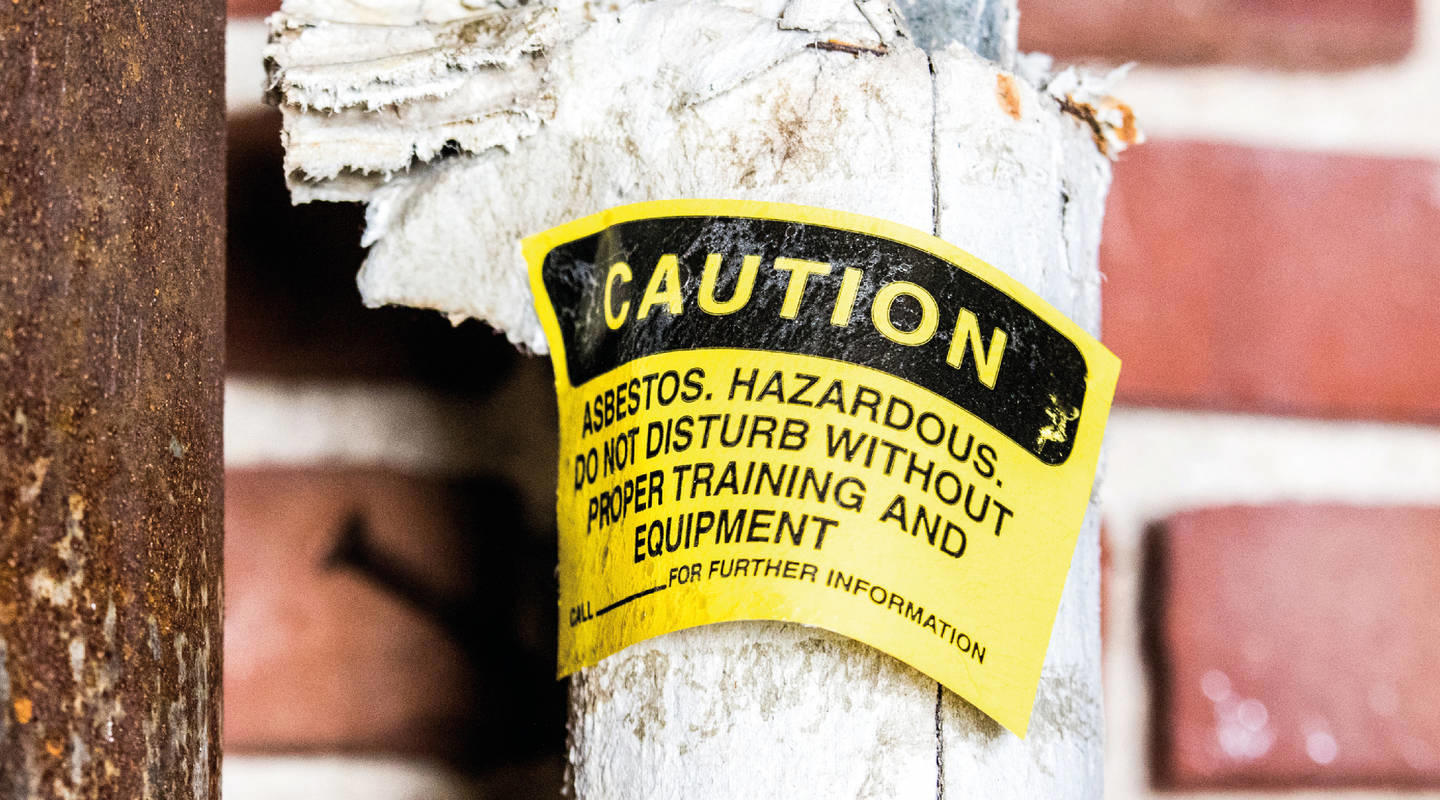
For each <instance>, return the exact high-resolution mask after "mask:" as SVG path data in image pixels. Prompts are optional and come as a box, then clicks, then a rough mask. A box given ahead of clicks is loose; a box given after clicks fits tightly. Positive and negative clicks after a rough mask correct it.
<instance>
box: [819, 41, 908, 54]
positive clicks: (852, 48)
mask: <svg viewBox="0 0 1440 800" xmlns="http://www.w3.org/2000/svg"><path fill="white" fill-rule="evenodd" d="M805 46H806V47H808V48H810V49H811V50H829V51H831V52H835V53H849V54H850V55H852V56H858V55H861V54H862V53H863V54H868V55H872V56H883V55H886V54H888V53H889V52H890V48H888V47H886V46H885V45H883V44H880V45H868V44H854V43H852V42H842V41H840V40H839V39H826V40H825V41H823V42H811V43H810V44H807V45H805Z"/></svg>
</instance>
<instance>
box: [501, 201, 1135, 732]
mask: <svg viewBox="0 0 1440 800" xmlns="http://www.w3.org/2000/svg"><path fill="white" fill-rule="evenodd" d="M523 247H524V251H525V256H526V259H527V261H528V263H529V266H530V280H531V284H532V288H533V289H534V293H535V298H536V306H537V310H538V312H539V315H540V319H541V321H542V323H543V324H544V327H545V333H546V337H547V339H548V341H549V343H550V349H551V353H552V358H553V360H554V366H555V383H556V390H557V393H558V395H559V404H560V486H559V498H558V506H559V509H558V510H559V524H560V531H559V535H560V573H559V575H560V647H559V674H560V675H562V676H563V675H567V674H569V673H571V672H573V671H575V670H577V669H579V668H581V667H585V666H588V665H591V664H594V663H596V662H597V661H599V660H600V659H602V658H604V657H605V656H607V655H610V654H611V653H614V652H616V651H618V650H620V649H622V648H624V647H627V646H629V645H631V644H634V643H635V642H638V641H641V640H644V639H647V638H649V637H652V636H657V635H660V634H663V633H667V632H670V631H675V630H679V629H682V628H688V627H692V626H695V625H703V624H706V623H711V622H722V621H729V620H744V619H767V620H789V621H793V622H800V623H805V624H808V625H817V626H820V627H823V628H827V629H829V630H832V631H835V632H838V633H841V634H844V635H846V636H849V637H852V638H854V639H858V640H859V641H862V642H865V643H867V644H869V645H872V646H874V647H877V648H879V649H881V650H883V651H885V652H887V653H889V654H891V655H893V656H895V657H896V658H899V659H901V660H903V661H905V662H907V663H909V664H910V665H912V666H914V667H915V668H917V669H919V670H921V671H922V672H924V673H926V674H927V675H930V676H932V677H934V678H935V679H936V680H937V681H939V682H940V683H942V684H944V685H945V686H946V687H948V688H950V689H951V690H953V691H955V692H957V693H958V694H960V695H961V696H963V697H965V698H966V699H968V700H970V701H971V702H972V703H974V704H975V705H976V706H977V707H979V708H980V709H981V710H983V711H985V712H986V713H988V714H989V715H990V716H992V717H994V718H995V719H996V720H998V721H999V722H1000V723H1001V724H1003V725H1005V726H1006V727H1007V728H1009V729H1010V730H1012V731H1014V732H1016V733H1017V734H1020V735H1022V736H1023V735H1024V732H1025V728H1026V725H1027V722H1028V720H1029V716H1030V708H1031V705H1032V704H1033V702H1034V697H1035V691H1036V687H1037V685H1038V683H1039V678H1040V667H1041V664H1042V662H1043V661H1044V658H1045V650H1046V647H1047V645H1048V643H1049V639H1050V628H1051V626H1052V624H1053V623H1054V619H1055V612H1056V608H1057V606H1058V604H1059V601H1060V593H1061V589H1062V588H1063V586H1064V583H1065V574H1066V571H1067V569H1068V567H1069V564H1070V556H1071V553H1072V552H1073V550H1074V548H1075V540H1076V537H1077V535H1078V533H1079V529H1080V524H1081V520H1082V518H1083V517H1084V513H1085V508H1086V505H1087V502H1088V499H1089V495H1090V488H1091V484H1092V482H1093V480H1094V476H1095V465H1096V459H1097V457H1098V454H1099V449H1100V438H1101V434H1102V432H1103V430H1104V427H1105V420H1106V417H1107V415H1108V413H1109V409H1110V402H1111V398H1112V395H1113V394H1114V388H1115V380H1116V376H1117V374H1118V372H1119V361H1118V360H1117V359H1116V358H1115V357H1114V356H1113V355H1112V354H1111V353H1110V352H1109V351H1107V350H1106V349H1105V348H1104V347H1102V346H1101V345H1100V344H1099V343H1098V342H1096V341H1095V340H1094V339H1093V338H1091V337H1090V336H1089V335H1087V334H1086V333H1085V332H1084V331H1083V330H1081V329H1080V328H1079V327H1078V326H1077V325H1075V324H1074V323H1073V322H1071V321H1070V320H1068V319H1066V318H1065V317H1064V316H1063V315H1061V314H1060V313H1059V312H1057V311H1056V310H1055V309H1054V308H1052V307H1050V306H1049V305H1047V304H1045V303H1044V302H1043V301H1042V300H1040V299H1039V298H1038V297H1036V296H1035V295H1034V294H1033V293H1032V292H1030V291H1028V290H1027V289H1025V288H1024V287H1023V286H1021V285H1020V284H1018V283H1016V282H1015V281H1014V280H1011V279H1010V278H1008V277H1007V276H1005V275H1004V274H1003V273H1001V272H999V271H998V270H996V269H994V268H992V267H990V266H988V265H986V264H984V263H982V262H980V261H979V260H978V259H976V258H975V257H974V256H971V255H969V254H968V253H965V252H964V251H962V250H960V249H959V248H957V247H955V246H953V245H950V244H947V243H946V242H943V241H941V240H939V239H937V238H935V237H933V236H930V235H928V234H924V233H921V232H919V231H915V230H912V229H909V228H906V227H903V226H900V225H896V224H893V223H889V222H885V221H882V220H877V219H871V218H867V217H861V216H857V215H853V214H845V213H840V212H835V211H826V210H822V209H816V208H807V207H802V206H790V205H780V204H772V203H755V202H741V201H714V200H687V201H673V202H655V203H641V204H637V205H630V206H624V207H620V208H615V209H611V210H609V211H606V212H604V213H601V214H597V215H595V216H591V217H587V218H585V219H581V220H578V221H575V222H572V223H570V224H567V225H563V226H561V227H558V228H555V229H553V230H550V231H546V232H544V233H541V234H539V235H536V236H533V237H531V238H528V239H526V240H525V242H524V244H523Z"/></svg>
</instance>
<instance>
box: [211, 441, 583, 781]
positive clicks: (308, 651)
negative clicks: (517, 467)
mask: <svg viewBox="0 0 1440 800" xmlns="http://www.w3.org/2000/svg"><path fill="white" fill-rule="evenodd" d="M225 517H226V542H225V558H226V564H225V570H226V571H225V575H226V630H225V648H226V651H225V712H226V713H225V734H226V747H227V750H229V751H230V752H245V751H289V752H295V751H326V752H329V751H336V750H339V751H364V752H400V753H413V754H423V755H431V756H440V757H448V758H453V759H455V760H457V761H460V762H462V763H464V764H465V765H466V766H469V767H483V766H486V762H487V760H488V761H489V762H495V763H503V762H504V761H506V760H507V759H511V758H515V759H520V758H527V757H535V756H538V755H548V754H549V753H550V752H552V751H554V750H555V748H558V746H559V736H560V734H559V733H558V731H561V730H563V720H564V707H563V699H562V695H561V692H562V689H561V687H560V686H559V684H557V682H556V681H555V680H554V677H553V676H554V671H553V660H554V649H553V648H554V602H555V601H554V588H553V583H552V582H551V580H550V579H549V577H548V576H549V575H550V574H551V572H552V570H553V563H554V556H553V539H551V540H548V541H549V544H548V545H546V544H544V542H545V541H546V540H543V539H542V540H540V541H536V540H535V539H533V538H530V537H528V536H527V534H526V531H525V529H524V526H523V523H521V522H520V521H519V509H518V507H517V506H516V505H515V498H514V497H513V495H511V494H510V493H509V492H508V487H506V486H505V485H504V484H501V483H498V482H494V481H486V480H471V481H460V482H445V481H439V480H434V479H428V478H420V477H407V476H401V475H393V474H386V473H379V472H363V471H344V472H335V471H326V470H323V469H314V470H299V471H266V470H241V471H236V470H231V471H230V472H229V473H228V474H227V475H226V507H225ZM352 521H353V522H354V523H356V524H358V528H356V527H354V526H353V525H352V524H351V523H352ZM347 529H348V530H350V531H351V532H352V533H354V532H355V531H356V530H359V531H362V532H363V534H362V536H363V541H364V542H366V543H367V544H366V546H365V547H362V548H356V547H354V546H351V547H348V548H344V547H342V537H343V536H344V534H345V532H346V531H347ZM347 541H349V542H350V544H351V545H354V544H355V541H356V540H355V539H354V538H353V537H352V538H351V539H349V540H347ZM339 552H345V553H348V554H349V555H348V556H347V557H345V558H339V559H337V557H336V554H337V553H339ZM387 576H388V577H387ZM551 740H553V741H551ZM552 745H553V746H552Z"/></svg>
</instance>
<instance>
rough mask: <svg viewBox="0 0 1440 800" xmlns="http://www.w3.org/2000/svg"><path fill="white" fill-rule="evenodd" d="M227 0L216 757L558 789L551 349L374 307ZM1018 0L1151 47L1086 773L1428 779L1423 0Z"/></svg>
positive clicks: (1215, 782)
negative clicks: (1099, 671)
mask: <svg viewBox="0 0 1440 800" xmlns="http://www.w3.org/2000/svg"><path fill="white" fill-rule="evenodd" d="M232 10H233V14H234V16H233V17H232V30H231V39H230V41H231V60H232V71H231V76H232V80H231V85H230V89H229V92H230V102H231V107H232V115H233V123H232V164H231V176H232V186H231V206H230V207H231V215H232V232H231V246H232V253H231V256H232V263H231V304H230V319H229V341H230V349H231V366H232V375H231V380H230V384H229V388H228V392H227V398H228V401H229V410H228V411H229V413H228V420H227V440H226V447H227V464H228V465H229V481H228V485H229V489H228V504H229V509H228V512H227V529H228V536H229V539H228V543H227V558H228V560H229V563H228V569H227V589H228V591H227V595H228V598H227V599H228V611H227V622H228V625H227V670H226V691H227V698H226V699H227V702H226V709H227V716H226V737H227V740H226V752H227V763H226V767H227V790H228V791H229V792H230V796H231V797H234V798H247V797H286V796H293V797H302V796H303V797H313V796H344V797H376V798H380V797H399V796H427V797H430V796H434V797H451V796H453V797H468V796H476V795H479V796H488V795H492V794H493V795H494V796H522V797H523V796H553V794H554V790H555V788H556V787H557V786H558V783H559V770H560V756H559V753H560V750H559V743H560V736H561V726H562V724H563V721H562V718H563V698H562V696H561V694H560V691H559V688H558V685H557V684H555V683H554V682H553V681H550V680H549V679H548V678H547V677H546V676H547V675H548V674H549V669H548V661H549V658H550V652H551V648H552V647H553V636H554V633H553V629H552V628H551V626H552V625H553V620H552V619H551V616H550V614H549V611H548V610H549V603H550V602H551V601H550V596H549V594H548V593H549V592H550V591H551V590H550V589H549V588H548V587H550V586H551V583H550V581H552V580H553V577H552V576H551V572H550V566H551V559H552V558H553V553H552V550H551V548H553V543H552V541H551V539H549V538H547V536H553V533H551V532H552V530H553V519H552V518H551V516H550V515H551V513H552V509H551V502H552V499H553V494H552V489H551V484H550V481H551V480H552V476H551V475H550V466H549V465H550V464H551V463H552V461H553V447H554V442H553V440H552V436H553V434H552V433H551V426H552V425H553V420H552V419H551V417H550V416H549V415H550V414H552V413H553V411H552V410H551V409H552V407H553V400H552V398H551V396H550V388H549V386H548V380H549V377H548V374H547V371H546V366H545V365H544V364H543V363H542V362H539V361H535V360H528V359H523V358H520V357H518V356H516V355H515V354H514V353H513V352H512V351H511V350H510V349H509V348H508V346H507V345H505V343H504V342H503V340H500V339H498V338H497V337H494V336H492V335H490V334H489V333H487V332H486V331H485V330H484V329H482V328H480V327H479V326H476V325H474V324H473V323H470V324H467V325H463V326H461V327H460V328H458V329H454V330H452V329H450V328H449V326H448V324H446V323H444V322H443V320H441V319H439V318H438V317H436V316H435V315H427V314H422V313H418V312H415V313H410V312H405V311H399V310H383V311H371V310H365V309H362V308H360V306H359V302H358V297H357V295H356V292H355V290H354V288H353V286H354V284H353V275H354V270H355V267H356V265H357V264H358V259H359V257H360V254H359V252H358V250H357V249H356V247H355V245H354V242H355V241H356V240H357V238H358V231H359V228H360V225H361V220H360V219H359V213H358V211H357V210H355V209H353V208H348V207H335V206H308V207H303V208H299V209H291V208H289V207H288V206H287V205H286V204H285V203H284V197H283V193H282V188H281V186H280V178H279V175H280V169H279V165H278V160H279V152H278V145H277V144H276V126H277V123H276V120H275V117H274V114H273V113H271V112H265V111H262V110H260V109H259V108H258V106H257V102H258V97H259V93H260V84H261V80H262V75H261V74H260V71H259V66H258V62H259V59H258V56H257V54H258V51H259V47H260V44H261V42H263V38H264V31H263V26H262V25H261V24H260V23H259V22H258V16H257V15H259V14H263V13H264V12H265V11H267V10H268V9H267V8H266V4H265V3H264V2H248V1H247V2H244V3H233V4H232ZM1021 10H1022V18H1023V21H1022V26H1021V27H1022V31H1023V35H1022V40H1023V42H1022V44H1023V45H1024V46H1025V47H1026V48H1028V49H1044V50H1049V51H1051V52H1055V53H1057V54H1058V55H1060V56H1061V57H1062V58H1064V59H1067V60H1083V61H1093V62H1096V63H1099V64H1112V63H1116V62H1122V61H1130V60H1133V61H1137V62H1139V64H1138V66H1137V67H1136V68H1135V70H1134V71H1133V72H1132V73H1131V75H1130V76H1129V78H1127V80H1126V81H1125V82H1124V83H1123V84H1122V85H1121V86H1120V88H1119V93H1120V94H1121V95H1122V96H1123V97H1125V98H1126V99H1127V100H1129V101H1130V102H1131V103H1132V105H1133V106H1134V107H1135V110H1136V112H1137V114H1138V115H1139V117H1140V120H1141V122H1142V124H1143V125H1145V127H1146V128H1147V130H1148V132H1149V134H1150V137H1151V141H1150V142H1149V143H1147V144H1145V145H1144V146H1142V147H1139V148H1136V149H1133V150H1131V151H1129V152H1127V153H1126V154H1124V156H1123V157H1122V158H1121V160H1120V162H1119V163H1118V164H1117V166H1116V180H1115V186H1114V189H1113V193H1112V196H1111V199H1110V205H1109V213H1108V216H1107V219H1106V225H1105V238H1104V244H1103V248H1102V266H1103V269H1104V271H1105V273H1106V284H1105V289H1104V304H1105V331H1106V333H1105V338H1106V340H1107V342H1108V343H1109V345H1110V347H1111V348H1112V349H1114V350H1115V351H1116V352H1117V353H1119V355H1120V356H1121V358H1122V359H1124V362H1125V368H1124V372H1123V374H1122V379H1121V388H1120V397H1119V404H1120V405H1119V407H1118V408H1117V411H1116V413H1115V416H1114V418H1113V420H1112V423H1111V429H1110V432H1109V434H1108V440H1109V453H1108V468H1107V470H1106V472H1105V475H1104V477H1103V481H1102V484H1103V489H1102V491H1103V493H1104V494H1103V497H1104V509H1105V539H1104V559H1105V629H1104V630H1105V646H1106V650H1105V669H1106V691H1107V697H1106V706H1107V725H1108V745H1107V753H1106V771H1107V774H1106V780H1107V797H1111V798H1151V797H1160V796H1165V797H1176V798H1202V797H1211V796H1224V797H1227V798H1237V800H1250V799H1251V798H1261V797H1279V796H1285V797H1295V796H1299V797H1305V798H1316V799H1317V800H1318V798H1327V800H1329V799H1334V800H1339V798H1345V797H1352V798H1358V797H1376V796H1384V797H1407V798H1422V797H1430V798H1440V689H1436V688H1435V687H1436V686H1437V685H1440V684H1437V683H1436V682H1435V681H1434V680H1432V679H1431V677H1430V674H1429V673H1430V672H1431V668H1432V667H1433V666H1435V665H1440V608H1437V607H1440V302H1437V300H1436V298H1440V236H1437V231H1440V133H1437V131H1440V86H1437V84H1440V0H1312V2H1307V3H1302V2H1293V1H1292V0H1185V1H1184V2H1181V0H1169V1H1166V0H1099V2H1094V3H1074V2H1059V0H1022V3H1021ZM282 241H283V242H284V243H286V244H287V245H288V246H287V247H283V248H282V247H279V246H277V243H278V242H282ZM297 242H298V243H300V244H301V246H299V247H297V246H296V243H297ZM959 244H961V245H962V246H963V244H964V243H963V242H962V243H959ZM296 253H299V254H300V255H299V256H296V255H294V254H296ZM501 587H527V588H528V589H529V591H528V592H520V593H519V596H520V597H521V598H522V600H520V601H518V602H516V603H515V604H512V605H510V606H506V607H503V608H502V607H496V606H494V605H493V604H492V603H493V598H494V597H498V596H502V595H503V594H505V593H506V592H504V591H497V589H500V588H501ZM407 793H408V795H407Z"/></svg>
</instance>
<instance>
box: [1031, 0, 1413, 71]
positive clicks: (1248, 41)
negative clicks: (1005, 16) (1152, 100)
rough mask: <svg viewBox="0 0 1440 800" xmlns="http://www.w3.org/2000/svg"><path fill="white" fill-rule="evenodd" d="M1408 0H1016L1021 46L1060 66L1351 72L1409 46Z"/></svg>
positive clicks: (1410, 20) (1392, 58) (1410, 0)
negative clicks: (1094, 63)
mask: <svg viewBox="0 0 1440 800" xmlns="http://www.w3.org/2000/svg"><path fill="white" fill-rule="evenodd" d="M1415 18H1416V12H1415V0H1308V2H1307V0H1094V2H1085V3H1077V2H1074V0H1021V2H1020V46H1021V48H1023V49H1025V50H1037V51H1041V52H1047V53H1053V54H1055V55H1056V56H1058V57H1060V58H1061V59H1062V60H1083V59H1104V60H1108V61H1146V62H1154V63H1161V64H1207V63H1225V64H1243V65H1250V66H1261V67H1278V68H1282V69H1310V70H1315V69H1321V70H1323V69H1349V68H1354V67H1361V66H1366V65H1370V64H1374V63H1378V62H1391V61H1396V60H1399V59H1400V58H1402V57H1403V56H1404V55H1405V54H1406V53H1408V52H1409V51H1410V49H1411V47H1412V46H1413V44H1414V41H1415Z"/></svg>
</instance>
